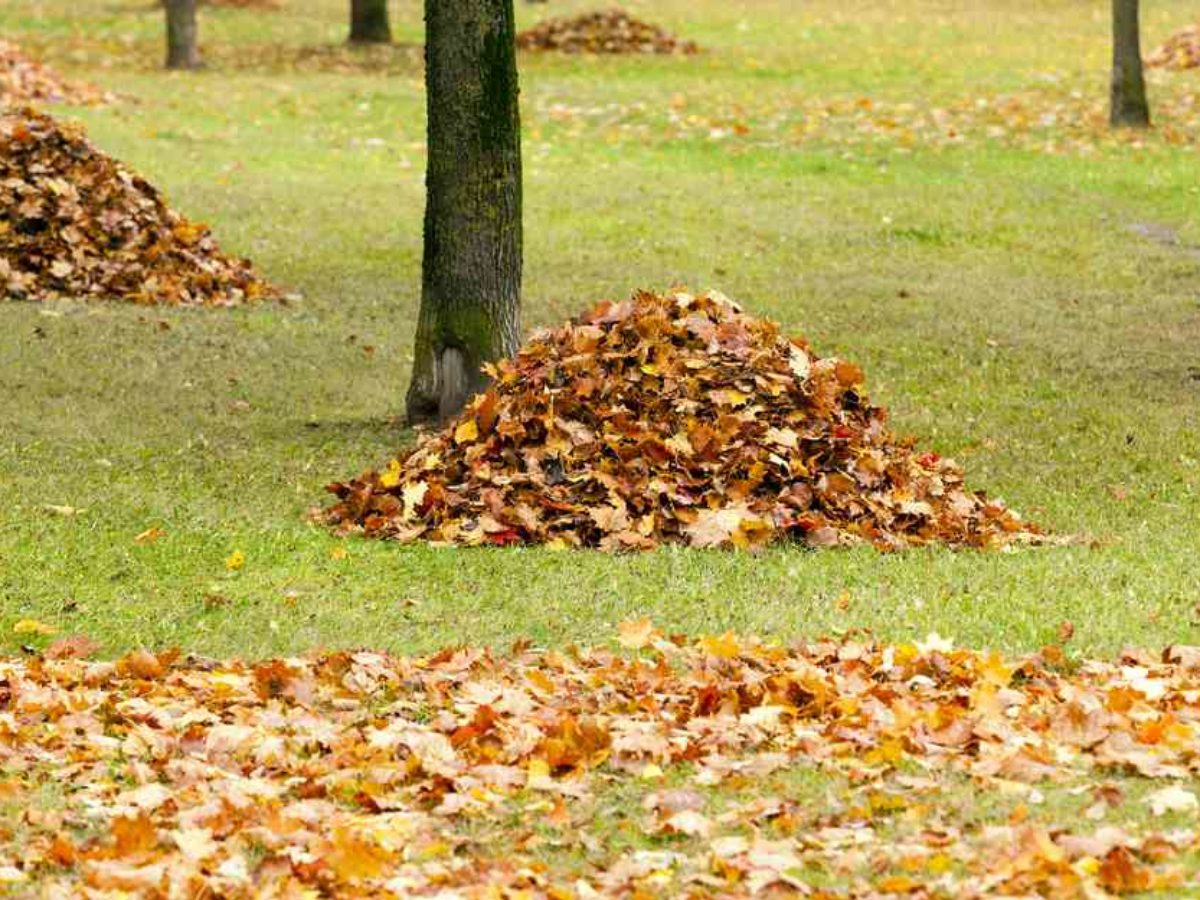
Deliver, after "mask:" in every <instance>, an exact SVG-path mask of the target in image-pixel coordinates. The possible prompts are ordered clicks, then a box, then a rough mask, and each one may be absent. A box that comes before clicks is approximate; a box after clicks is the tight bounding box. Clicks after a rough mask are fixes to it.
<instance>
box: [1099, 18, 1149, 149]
mask: <svg viewBox="0 0 1200 900" xmlns="http://www.w3.org/2000/svg"><path fill="white" fill-rule="evenodd" d="M1140 31H1141V29H1140V27H1139V25H1138V0H1113V70H1112V106H1111V110H1110V112H1109V121H1110V122H1111V123H1112V125H1113V126H1114V127H1133V128H1145V127H1147V126H1148V125H1149V124H1150V105H1149V104H1148V103H1147V102H1146V79H1145V77H1144V76H1143V75H1142V42H1141V34H1140Z"/></svg>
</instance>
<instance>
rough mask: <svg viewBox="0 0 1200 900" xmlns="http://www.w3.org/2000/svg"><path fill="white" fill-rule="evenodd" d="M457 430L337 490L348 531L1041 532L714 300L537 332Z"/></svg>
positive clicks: (494, 535)
mask: <svg viewBox="0 0 1200 900" xmlns="http://www.w3.org/2000/svg"><path fill="white" fill-rule="evenodd" d="M491 374H492V375H493V377H494V381H493V385H492V387H491V388H490V389H489V390H488V391H486V392H485V393H483V394H480V395H479V396H477V397H476V398H474V399H473V400H472V402H471V403H470V404H469V405H468V408H467V409H466V411H465V412H464V413H463V414H462V416H461V417H460V418H459V419H458V420H457V421H456V422H454V423H453V424H451V425H450V426H449V427H448V428H446V429H445V430H443V431H442V432H440V433H437V434H433V435H430V436H428V437H426V438H425V439H424V440H422V441H421V442H420V443H419V445H418V446H417V447H416V449H415V450H413V451H412V452H411V453H409V454H408V455H407V456H405V457H403V458H398V459H394V460H392V462H391V463H390V465H389V466H388V467H387V468H386V469H385V470H384V471H382V472H375V471H371V472H367V473H365V474H364V475H362V476H360V477H359V478H357V479H354V480H351V481H349V482H347V483H337V484H331V485H330V486H329V490H330V491H332V492H333V493H335V494H336V495H337V496H338V498H339V502H337V503H336V504H335V505H334V506H332V507H331V508H330V509H329V510H328V511H326V513H325V517H326V519H327V521H328V522H330V523H331V524H334V525H336V526H339V527H340V528H341V529H343V530H351V529H361V530H362V531H364V532H366V533H367V534H368V535H373V536H381V537H389V538H395V539H398V540H400V541H404V542H409V541H415V540H424V541H432V542H445V543H458V544H500V545H503V544H513V543H548V544H551V545H556V546H571V547H599V548H601V549H604V550H620V549H647V548H652V547H655V546H657V545H659V544H662V543H666V542H679V543H686V544H690V545H691V546H694V547H718V546H728V545H734V546H739V547H752V546H760V545H764V544H768V543H771V542H773V541H777V540H785V539H794V540H802V541H804V542H806V543H808V544H810V545H813V546H822V547H824V546H832V545H837V544H850V543H859V542H864V541H865V542H869V543H871V544H874V545H875V546H877V547H880V548H886V549H893V548H899V547H903V546H908V545H916V544H928V543H933V542H942V543H947V544H951V545H959V546H974V547H996V546H1002V545H1006V544H1009V543H1011V542H1013V541H1016V540H1033V539H1036V538H1037V535H1036V531H1035V530H1034V529H1032V528H1031V527H1030V526H1027V525H1025V524H1023V523H1022V522H1021V521H1020V519H1019V518H1018V517H1017V516H1016V515H1015V514H1014V513H1012V512H1011V511H1010V510H1008V509H1006V508H1005V507H1004V506H1003V505H1002V504H1001V503H999V502H996V501H991V500H988V499H986V498H985V497H983V496H982V495H980V494H977V493H973V492H971V491H968V490H967V489H966V488H965V487H964V486H963V475H962V471H961V469H959V467H958V466H957V465H956V464H955V463H954V462H953V461H952V460H949V459H943V458H942V457H940V456H938V454H936V453H932V452H919V451H918V450H916V449H914V447H913V445H912V442H911V441H907V440H901V439H898V438H896V437H895V436H894V435H893V434H892V433H891V432H890V431H889V430H888V428H887V424H886V412H885V411H884V410H883V409H880V408H878V407H874V406H871V405H870V403H869V402H868V400H867V397H866V394H865V393H864V392H863V373H862V371H861V370H860V369H859V368H858V367H857V366H856V365H854V364H853V363H849V362H846V361H845V360H841V359H836V358H832V357H826V358H821V357H818V356H817V355H816V354H815V353H814V352H813V351H812V349H811V348H810V347H809V346H808V344H807V343H805V342H804V341H803V340H801V339H791V340H789V339H787V338H785V337H783V336H782V335H781V334H780V333H779V330H778V327H777V326H776V325H775V324H774V323H772V322H769V321H766V320H762V319H756V318H754V317H752V316H749V315H746V314H745V313H743V312H742V311H741V309H740V308H739V307H738V306H737V305H736V304H734V303H733V302H732V301H730V300H728V299H727V298H725V297H722V296H721V295H719V294H716V293H711V294H707V295H705V296H701V297H692V296H690V295H687V294H675V295H671V296H658V295H655V294H650V293H639V294H637V295H635V296H634V297H633V298H632V299H630V300H628V301H624V302H621V303H614V302H611V301H605V302H602V303H600V304H599V305H598V306H596V307H595V308H594V309H592V310H591V311H590V312H588V313H587V314H585V315H584V316H582V317H581V318H580V319H578V320H577V321H575V322H573V323H571V324H568V325H565V326H563V327H561V328H559V329H557V330H553V331H545V332H542V333H539V334H537V335H535V336H534V337H533V338H532V339H531V340H530V341H529V343H528V344H526V346H525V347H524V348H523V349H522V350H521V351H520V352H519V353H518V354H517V355H516V357H514V358H513V359H511V360H506V361H504V362H501V363H500V364H499V365H498V366H496V367H495V368H494V369H493V370H492V372H491Z"/></svg>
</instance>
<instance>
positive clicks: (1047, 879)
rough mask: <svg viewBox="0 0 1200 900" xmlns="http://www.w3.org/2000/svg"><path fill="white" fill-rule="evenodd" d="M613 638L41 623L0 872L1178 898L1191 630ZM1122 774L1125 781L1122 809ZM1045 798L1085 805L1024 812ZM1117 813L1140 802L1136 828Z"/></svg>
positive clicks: (780, 892)
mask: <svg viewBox="0 0 1200 900" xmlns="http://www.w3.org/2000/svg"><path fill="white" fill-rule="evenodd" d="M620 642H621V644H622V645H623V646H624V648H625V650H624V651H622V652H615V651H614V650H613V649H611V648H604V647H599V648H592V649H578V648H574V649H571V650H569V651H566V652H559V651H554V650H550V651H542V652H536V651H533V650H532V649H531V648H530V647H529V646H528V645H527V644H526V645H519V646H517V647H515V648H514V652H513V654H512V655H511V656H508V657H498V656H496V655H494V654H492V653H491V652H489V651H487V650H483V649H478V648H458V649H451V650H446V651H443V652H440V653H437V654H434V655H431V656H427V657H418V658H395V657H391V656H388V655H386V654H382V653H375V652H369V651H355V652H341V653H334V654H329V655H324V656H313V657H308V658H291V659H273V660H268V661H264V662H260V663H257V664H245V663H242V662H240V661H237V660H226V661H221V660H206V659H196V658H192V659H188V660H181V659H179V658H178V654H177V653H171V652H168V653H161V654H153V653H150V652H148V651H145V650H141V651H136V652H134V653H130V654H128V655H126V656H125V657H123V658H121V659H120V660H117V661H116V662H89V661H85V660H83V659H80V658H78V657H79V656H81V655H86V654H87V653H88V651H89V649H90V648H89V647H88V646H87V642H86V640H81V639H75V640H74V642H71V639H65V640H64V641H63V642H60V643H58V644H56V645H54V646H52V647H51V648H50V649H49V650H48V651H47V653H46V654H45V656H38V657H33V658H30V659H26V660H20V659H0V804H2V805H0V809H2V810H3V811H4V813H5V815H4V816H3V818H2V819H0V891H3V890H5V889H6V888H9V887H11V888H13V889H14V890H15V891H17V892H20V895H21V896H45V897H53V898H59V897H61V898H66V897H87V898H93V900H99V898H113V900H116V898H127V897H130V896H137V897H145V898H164V900H165V898H176V897H246V898H249V897H274V898H304V897H317V896H321V897H331V898H398V897H436V898H442V900H449V898H464V900H467V898H478V900H488V898H496V900H500V898H510V900H516V898H529V900H566V898H577V900H598V898H602V897H603V898H624V900H630V898H643V897H644V898H650V897H685V896H686V897H691V898H695V900H704V898H712V900H720V898H724V900H740V898H750V897H773V896H809V897H812V898H814V900H835V898H838V900H880V898H883V897H896V896H904V897H909V898H911V900H973V898H992V897H997V898H998V897H1010V898H1011V897H1030V898H1033V897H1041V898H1056V900H1104V898H1108V897H1111V896H1113V895H1118V894H1132V893H1139V894H1144V893H1145V892H1159V894H1160V895H1163V896H1175V897H1180V896H1194V893H1193V892H1194V890H1195V889H1196V888H1197V887H1198V886H1200V884H1198V882H1197V880H1196V879H1197V876H1196V869H1195V866H1192V867H1191V868H1190V869H1189V868H1188V866H1187V862H1188V858H1189V857H1192V858H1193V859H1194V854H1195V853H1196V852H1197V851H1200V837H1198V835H1197V831H1196V828H1195V827H1194V826H1195V813H1196V809H1197V798H1196V795H1195V792H1194V785H1195V780H1194V779H1195V778H1196V776H1197V775H1200V706H1198V701H1197V698H1198V697H1200V669H1198V668H1197V666H1198V665H1200V649H1197V648H1195V647H1186V646H1176V647H1171V648H1168V649H1167V651H1166V652H1165V653H1164V654H1163V655H1162V656H1161V658H1159V657H1151V656H1150V655H1148V654H1145V653H1140V652H1134V651H1131V652H1129V653H1127V654H1125V655H1124V656H1123V657H1122V659H1121V660H1119V661H1114V662H1106V661H1089V662H1083V663H1081V664H1080V665H1079V669H1078V671H1077V672H1076V673H1075V674H1073V675H1066V674H1063V673H1062V672H1061V671H1056V670H1055V669H1054V668H1053V667H1051V666H1049V665H1048V664H1047V660H1046V659H1045V658H1043V657H1041V656H1038V657H1030V658H1026V659H1022V660H1006V659H1004V658H1002V657H1001V656H999V655H998V654H994V653H983V652H976V651H971V650H967V649H961V648H956V647H954V646H953V645H952V644H951V643H950V642H949V641H946V640H944V639H941V638H938V637H936V636H934V635H931V636H930V638H929V639H927V640H926V641H924V642H920V643H917V644H911V643H906V644H888V645H885V644H879V643H876V642H874V641H853V640H823V641H815V642H811V643H804V644H797V645H793V646H789V647H784V646H780V645H772V644H769V643H764V642H763V641H760V640H758V639H754V638H739V637H737V636H735V635H733V634H725V635H719V636H710V637H702V638H699V639H696V640H691V639H685V638H668V637H666V636H664V635H663V634H661V633H660V632H659V631H657V630H656V629H654V627H653V625H652V624H651V623H650V622H649V621H648V620H640V621H635V622H627V623H624V624H623V625H622V626H621V627H620ZM789 772H791V773H793V774H796V773H804V772H808V773H810V774H811V773H818V774H819V776H820V778H821V779H822V780H823V783H825V784H827V785H828V792H827V793H826V794H825V797H824V800H823V802H816V803H814V802H811V801H810V802H804V800H803V799H801V800H797V799H796V798H795V793H794V791H790V790H788V789H787V787H786V782H783V783H780V782H773V781H772V779H778V778H780V777H786V775H787V774H788V773H789ZM1120 774H1128V775H1129V776H1130V777H1129V778H1127V779H1126V781H1125V784H1126V786H1127V787H1129V788H1130V789H1133V788H1134V787H1139V788H1140V787H1148V788H1150V789H1151V792H1150V793H1148V794H1147V795H1146V796H1145V797H1143V798H1142V799H1141V800H1138V801H1135V800H1134V799H1133V798H1132V797H1127V796H1126V795H1125V792H1124V790H1123V789H1122V787H1121V786H1119V785H1118V784H1116V783H1115V782H1113V781H1112V778H1113V777H1114V776H1117V775H1120ZM668 778H670V779H671V780H670V781H668V780H667V779H668ZM842 780H844V781H845V783H846V784H847V785H849V787H850V789H849V792H848V793H844V792H841V791H835V789H834V785H835V784H837V783H838V782H839V781H842ZM1139 783H1140V784H1139ZM956 786H957V787H962V786H967V789H968V790H969V791H970V793H969V794H968V795H967V798H968V799H967V801H966V802H965V803H962V802H955V796H956V795H955V793H954V791H955V790H956ZM613 787H616V788H617V789H618V790H620V791H623V792H625V793H626V794H627V795H628V794H634V795H635V796H636V794H637V793H641V794H643V795H644V796H643V797H642V798H641V802H640V804H638V806H639V807H640V809H639V808H638V807H634V809H632V810H629V809H628V807H626V811H625V812H624V814H623V815H622V816H618V817H617V818H623V817H626V816H627V817H628V821H626V822H622V823H614V822H612V821H611V820H612V819H613V818H614V816H613V814H612V807H611V802H612V801H611V794H609V797H608V798H607V799H606V797H605V796H604V792H606V791H609V790H610V789H611V788H613ZM1056 788H1057V789H1060V790H1061V796H1062V797H1064V798H1069V797H1071V796H1075V797H1078V798H1079V799H1078V800H1076V801H1073V802H1074V803H1075V804H1077V805H1081V806H1084V807H1086V811H1084V810H1082V809H1080V810H1079V811H1078V812H1076V813H1075V814H1073V815H1070V814H1068V815H1064V816H1063V818H1062V820H1061V821H1059V822H1055V821H1054V818H1053V817H1055V816H1056V815H1057V814H1056V813H1055V812H1054V811H1053V810H1046V811H1045V812H1044V813H1041V814H1039V813H1037V812H1034V811H1032V810H1031V809H1030V806H1035V807H1036V805H1037V804H1038V803H1040V802H1041V800H1039V799H1037V798H1038V797H1039V796H1041V791H1043V790H1044V791H1051V790H1053V789H1056ZM747 791H750V792H751V793H750V796H747ZM714 794H716V795H717V796H714ZM720 795H723V796H724V797H725V798H727V800H728V801H729V802H727V803H725V804H724V808H721V806H718V805H717V803H714V801H719V800H720ZM985 795H986V796H989V797H991V798H992V802H993V804H994V803H995V801H996V799H997V798H1001V797H1004V796H1017V797H1022V798H1027V799H1028V804H1024V803H1023V804H1022V806H1021V807H1018V808H1016V809H1014V810H1013V813H1012V815H1010V816H1008V817H1006V818H1002V819H1001V820H1000V821H999V822H994V820H993V822H989V821H988V818H987V817H988V815H989V813H988V810H987V809H986V804H985V805H981V806H980V807H977V808H972V804H971V800H976V799H979V798H981V797H983V796H985ZM959 796H961V795H959ZM1127 800H1128V802H1127ZM1062 802H1069V801H1067V800H1065V799H1064V800H1063V801H1062ZM1135 803H1137V805H1138V806H1140V807H1147V806H1148V807H1149V809H1150V811H1151V812H1152V813H1153V816H1154V817H1155V818H1154V819H1151V820H1150V821H1149V822H1142V823H1138V822H1136V821H1135V820H1134V818H1133V817H1132V816H1130V815H1129V813H1130V812H1132V809H1131V807H1133V806H1134V804H1135ZM606 810H607V811H606ZM1110 812H1111V815H1112V817H1113V818H1110ZM992 815H994V813H992ZM1164 816H1171V817H1172V818H1171V819H1163V818H1162V817H1164ZM1114 819H1115V821H1114ZM639 820H640V821H639ZM1158 821H1162V822H1163V824H1164V825H1167V824H1168V823H1174V824H1175V826H1176V827H1173V828H1169V829H1168V828H1160V827H1156V826H1157V823H1158ZM1118 823H1120V824H1118ZM616 824H620V825H622V826H624V828H625V830H623V831H620V830H618V831H615V832H614V831H613V827H614V825H616ZM630 832H633V833H634V834H637V833H638V832H641V834H642V835H644V836H643V837H642V839H641V841H640V844H641V846H639V844H638V843H633V842H631V841H630V840H629V837H630ZM647 844H648V845H649V846H646V845H647ZM556 848H558V849H559V850H560V851H562V854H563V856H564V857H565V858H562V859H560V860H558V861H556V862H554V861H553V853H554V851H555V849H556ZM547 859H550V860H551V861H552V863H553V864H548V863H547V861H546V860H547ZM830 883H832V884H834V885H836V886H837V887H831V888H829V889H826V888H824V887H822V886H821V885H822V884H830ZM39 888H40V890H39Z"/></svg>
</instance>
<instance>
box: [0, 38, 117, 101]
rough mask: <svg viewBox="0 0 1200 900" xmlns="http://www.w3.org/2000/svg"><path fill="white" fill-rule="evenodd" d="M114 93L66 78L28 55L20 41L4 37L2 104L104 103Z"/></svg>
mask: <svg viewBox="0 0 1200 900" xmlns="http://www.w3.org/2000/svg"><path fill="white" fill-rule="evenodd" d="M115 100H116V96H115V95H114V94H111V93H109V92H108V91H104V90H101V89H100V88H98V87H93V86H92V85H90V84H85V83H84V82H80V81H70V80H67V79H64V78H62V77H61V76H60V75H59V74H58V73H57V72H55V71H54V70H53V69H50V68H49V67H47V66H45V65H43V64H42V63H40V62H37V61H36V60H34V59H31V58H30V57H28V56H26V55H25V54H24V53H22V52H21V50H20V49H19V48H18V47H17V45H16V44H13V43H11V42H10V41H6V40H3V39H2V38H0V107H4V106H5V105H9V104H22V103H30V102H34V101H36V102H39V103H69V104H71V105H72V106H102V105H104V104H107V103H112V102H114V101H115Z"/></svg>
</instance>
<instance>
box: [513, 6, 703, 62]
mask: <svg viewBox="0 0 1200 900" xmlns="http://www.w3.org/2000/svg"><path fill="white" fill-rule="evenodd" d="M517 46H518V47H520V48H521V49H522V50H557V51H560V52H562V53H603V54H619V53H682V54H691V53H696V52H698V51H699V48H698V47H697V46H696V44H695V43H694V42H693V41H684V40H680V39H679V38H677V37H675V36H674V35H672V34H670V33H669V32H667V31H665V30H664V29H662V28H660V27H659V26H657V25H653V24H651V23H649V22H643V21H641V20H640V19H636V18H634V17H633V16H631V15H630V14H629V13H627V12H625V11H624V10H623V9H616V8H614V9H608V10H602V11H598V12H592V13H584V14H582V15H578V16H564V17H559V18H552V19H546V20H545V21H544V22H541V23H539V24H538V25H536V26H534V27H533V28H530V29H528V30H527V31H523V32H521V33H520V34H519V35H517Z"/></svg>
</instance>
